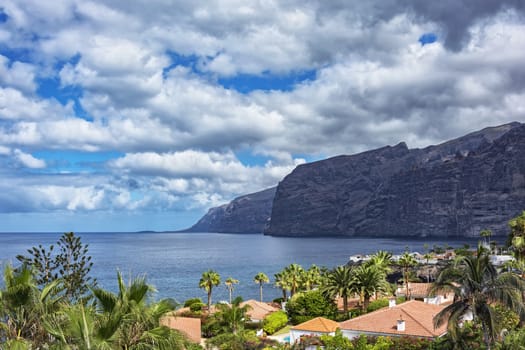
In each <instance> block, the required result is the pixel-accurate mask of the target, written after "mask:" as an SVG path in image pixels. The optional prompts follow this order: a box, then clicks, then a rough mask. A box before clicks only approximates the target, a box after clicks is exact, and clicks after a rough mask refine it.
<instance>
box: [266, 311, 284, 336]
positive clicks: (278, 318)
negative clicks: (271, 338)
mask: <svg viewBox="0 0 525 350" xmlns="http://www.w3.org/2000/svg"><path fill="white" fill-rule="evenodd" d="M287 323H288V316H286V312H284V311H276V312H272V313H271V314H269V315H268V316H266V317H265V318H264V320H263V330H264V331H265V332H266V333H267V334H270V335H271V334H273V333H275V332H277V331H278V330H279V329H281V328H283V327H284V326H286V324H287Z"/></svg>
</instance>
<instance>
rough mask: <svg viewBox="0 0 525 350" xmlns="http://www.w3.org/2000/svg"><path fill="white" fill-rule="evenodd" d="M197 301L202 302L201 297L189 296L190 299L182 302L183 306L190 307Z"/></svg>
mask: <svg viewBox="0 0 525 350" xmlns="http://www.w3.org/2000/svg"><path fill="white" fill-rule="evenodd" d="M197 303H200V304H202V299H201V298H190V299H187V300H186V301H185V302H184V304H183V306H184V307H190V306H192V305H193V304H197Z"/></svg>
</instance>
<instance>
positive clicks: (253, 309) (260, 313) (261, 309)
mask: <svg viewBox="0 0 525 350" xmlns="http://www.w3.org/2000/svg"><path fill="white" fill-rule="evenodd" d="M244 305H248V306H250V309H249V310H248V312H247V313H246V314H247V315H248V316H249V317H250V318H251V319H252V320H262V319H264V318H265V317H266V316H268V315H269V314H271V313H272V312H276V311H279V310H280V309H279V308H277V307H275V306H272V305H269V304H266V303H261V302H260V301H257V300H254V299H250V300H246V301H243V302H242V303H241V306H244Z"/></svg>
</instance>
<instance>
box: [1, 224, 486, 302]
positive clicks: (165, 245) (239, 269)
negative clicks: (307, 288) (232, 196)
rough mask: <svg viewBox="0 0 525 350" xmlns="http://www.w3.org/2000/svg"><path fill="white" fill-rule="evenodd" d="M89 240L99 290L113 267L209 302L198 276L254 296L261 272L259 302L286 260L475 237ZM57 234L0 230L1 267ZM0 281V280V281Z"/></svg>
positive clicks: (322, 260) (109, 282) (306, 262)
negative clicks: (211, 274)
mask: <svg viewBox="0 0 525 350" xmlns="http://www.w3.org/2000/svg"><path fill="white" fill-rule="evenodd" d="M77 235H79V236H80V237H81V239H82V242H83V243H85V244H88V245H89V255H91V256H92V261H93V263H94V264H93V268H92V271H91V274H92V276H93V277H96V278H97V280H98V283H99V285H100V286H102V287H103V288H107V289H110V290H113V291H115V290H116V289H117V282H116V281H117V279H116V274H117V271H120V272H122V274H123V276H124V278H125V280H126V281H128V280H129V279H130V278H133V277H136V276H138V275H146V278H147V281H148V283H150V284H152V285H154V286H155V288H156V289H157V292H156V294H155V298H156V299H160V298H167V297H169V298H174V299H175V300H177V301H179V302H183V301H184V300H186V299H188V298H192V297H200V298H202V299H203V300H204V301H205V300H206V293H205V291H204V290H202V289H199V287H198V284H199V279H200V277H201V275H202V273H203V272H204V271H206V270H208V269H212V270H215V271H217V272H218V273H219V274H220V276H221V279H222V281H224V280H226V278H227V277H233V278H235V279H237V280H239V284H238V285H236V286H235V290H234V293H233V294H234V296H242V297H243V299H245V300H247V299H259V287H258V284H256V283H255V282H254V281H253V277H254V276H255V275H256V274H257V273H258V272H264V273H265V274H266V275H268V277H269V278H270V284H267V285H265V286H264V287H263V294H264V296H263V297H264V300H265V301H270V300H272V299H274V298H277V297H280V296H281V294H282V293H281V291H280V290H279V289H277V288H275V287H274V286H273V280H274V278H273V277H274V274H275V273H276V272H278V271H280V270H282V269H283V268H284V267H285V266H287V265H289V264H291V263H297V264H300V265H302V266H303V267H304V268H308V267H309V266H310V265H312V264H316V265H318V266H325V267H327V268H333V267H335V266H337V265H343V264H345V263H347V262H348V259H349V257H350V256H351V255H355V254H372V253H374V252H376V251H378V250H387V251H390V252H392V253H394V254H399V253H402V252H403V251H405V249H408V250H409V251H417V252H420V253H424V252H425V250H424V245H425V244H427V245H428V246H429V247H430V248H432V247H433V246H434V245H439V246H444V245H447V244H448V245H450V246H453V247H460V246H462V245H463V244H470V245H471V246H475V245H476V242H477V240H467V239H465V240H453V241H451V240H445V239H441V240H435V239H434V240H422V239H417V240H416V239H385V238H332V237H327V238H288V237H271V236H264V235H262V234H218V233H77ZM60 236H61V233H0V265H2V266H3V265H5V264H7V263H11V264H12V265H15V266H16V265H17V264H18V261H17V260H16V256H17V255H18V254H25V255H27V249H29V248H31V247H33V246H37V245H39V244H41V245H43V246H44V247H49V245H51V244H54V243H56V241H57V240H58V239H59V238H60ZM0 284H2V282H0ZM227 299H228V291H227V289H226V287H225V286H224V283H222V284H221V285H220V286H218V287H216V288H215V289H214V290H213V301H214V302H215V301H220V300H227Z"/></svg>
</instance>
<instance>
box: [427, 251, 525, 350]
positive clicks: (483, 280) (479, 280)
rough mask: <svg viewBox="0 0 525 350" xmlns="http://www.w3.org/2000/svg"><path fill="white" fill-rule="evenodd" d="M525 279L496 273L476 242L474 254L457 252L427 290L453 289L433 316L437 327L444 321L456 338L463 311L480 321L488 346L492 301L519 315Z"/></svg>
mask: <svg viewBox="0 0 525 350" xmlns="http://www.w3.org/2000/svg"><path fill="white" fill-rule="evenodd" d="M524 288H525V282H524V281H523V280H522V279H521V278H519V277H518V276H516V275H514V274H512V273H508V272H505V273H498V272H497V270H496V268H495V267H494V265H493V264H492V263H491V262H490V259H489V255H488V254H487V251H486V250H485V249H483V248H482V247H481V246H478V250H477V254H476V256H461V257H459V258H458V259H457V260H456V261H455V262H454V264H453V265H451V266H449V267H447V268H445V269H443V270H442V271H441V272H440V273H439V275H438V277H437V279H436V281H435V283H434V285H433V287H432V289H431V292H436V291H453V292H454V293H455V298H454V302H453V303H452V304H451V305H449V306H447V307H445V308H444V309H443V310H442V311H441V312H439V313H438V314H437V315H436V316H435V317H434V324H435V326H436V327H439V326H440V325H442V324H443V323H444V322H446V321H448V331H449V333H450V334H451V336H452V338H455V337H456V338H457V335H458V334H459V332H458V326H459V324H460V323H461V322H462V321H463V320H464V318H465V315H468V314H472V317H473V321H474V322H479V323H481V327H482V331H483V340H484V342H485V343H486V345H487V347H488V348H489V349H490V346H491V344H492V343H493V342H494V340H495V339H496V336H497V333H498V325H497V319H496V317H497V314H498V313H497V312H496V309H495V305H498V304H499V305H501V306H504V307H507V308H509V309H510V310H512V311H514V312H516V313H517V314H518V315H520V316H521V317H523V316H524V315H525V306H524V304H523V295H522V291H523V290H524Z"/></svg>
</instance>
